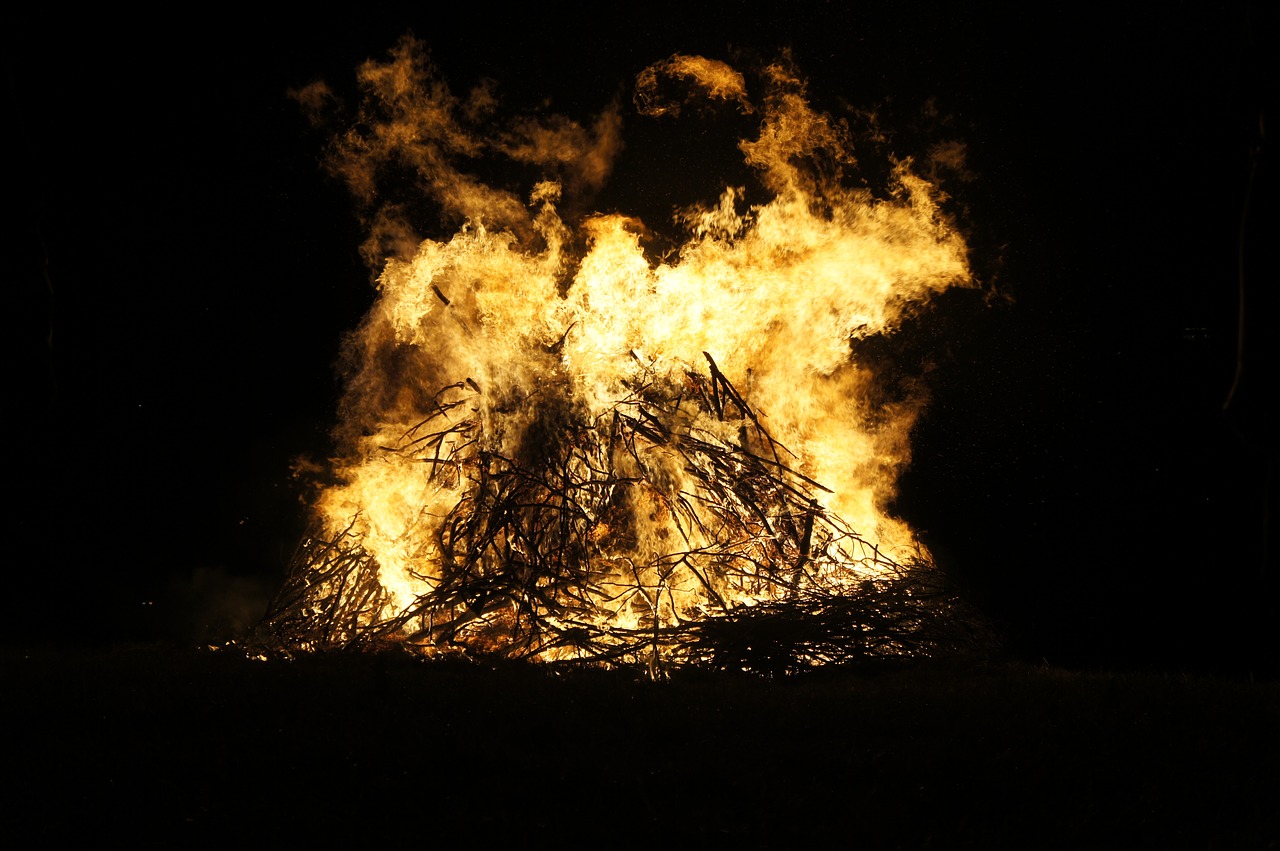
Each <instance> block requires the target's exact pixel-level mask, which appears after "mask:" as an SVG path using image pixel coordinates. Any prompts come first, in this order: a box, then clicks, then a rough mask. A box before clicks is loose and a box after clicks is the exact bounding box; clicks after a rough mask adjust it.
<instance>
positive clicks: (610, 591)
mask: <svg viewBox="0 0 1280 851" xmlns="http://www.w3.org/2000/svg"><path fill="white" fill-rule="evenodd" d="M706 361H707V371H706V372H705V373H702V372H698V371H695V370H693V369H690V370H688V371H687V372H685V373H684V375H683V381H681V382H680V384H679V386H670V385H668V384H665V383H662V382H650V383H645V384H640V385H637V386H635V387H634V388H632V389H633V391H634V392H633V395H631V396H630V397H628V398H627V399H624V400H621V401H619V402H618V403H617V404H616V405H615V406H614V407H613V409H612V410H611V411H609V412H608V413H607V415H605V416H589V415H587V413H586V412H584V411H581V410H577V411H575V410H574V409H573V407H572V405H571V403H570V402H569V401H568V400H567V399H566V398H565V397H564V396H563V395H562V394H560V393H558V392H557V391H555V390H554V389H550V390H547V391H545V395H542V394H540V395H538V396H533V397H530V398H526V399H523V400H520V402H519V404H523V405H527V406H533V407H537V408H538V409H539V410H538V411H537V412H536V414H535V416H536V417H538V418H539V419H540V422H539V424H538V426H537V428H536V432H537V434H538V436H539V437H540V438H541V439H540V440H539V442H538V443H536V444H535V445H532V446H529V447H528V448H527V449H526V451H523V452H521V453H519V454H517V455H514V456H505V455H503V454H501V453H500V452H497V451H492V450H487V449H485V448H483V443H484V438H483V427H482V425H481V423H480V421H479V417H478V414H479V407H478V405H477V404H476V399H475V397H476V392H477V391H476V390H475V389H474V388H472V387H471V386H469V385H468V384H466V383H463V384H458V385H453V386H451V387H447V388H445V389H444V390H442V391H441V393H440V395H439V397H438V400H437V405H436V409H435V411H434V412H433V413H432V414H430V415H429V416H428V417H426V418H425V419H423V420H422V421H421V422H419V423H417V424H416V425H415V426H414V427H413V428H412V429H411V430H409V431H407V432H406V433H405V434H404V435H403V437H402V440H401V441H400V443H399V445H398V446H396V447H395V448H394V449H392V450H389V451H393V452H396V453H398V454H401V455H403V456H405V457H407V458H411V459H412V460H413V461H415V462H416V463H418V464H419V465H420V469H421V475H422V477H423V480H424V486H426V487H430V486H432V483H437V482H438V483H439V485H438V486H440V487H443V488H447V489H449V490H451V491H456V492H459V493H460V494H461V495H460V497H459V498H458V501H457V502H456V503H455V504H454V505H453V506H452V508H450V509H449V510H448V512H447V513H446V516H445V517H444V518H443V520H442V522H441V524H440V527H439V539H438V541H437V542H436V545H437V546H438V547H439V552H440V556H439V560H438V564H439V575H438V576H434V577H429V578H428V577H422V578H423V579H424V580H429V590H428V591H426V592H425V593H423V594H422V595H421V596H419V597H417V598H415V599H414V600H412V602H411V603H410V604H409V605H407V606H404V607H396V606H394V605H392V599H391V596H390V594H389V592H388V591H387V590H386V588H385V587H384V586H383V584H382V581H381V579H380V569H379V565H378V562H377V560H376V559H375V558H374V557H373V556H372V555H371V554H370V553H369V552H368V551H366V550H365V549H364V548H363V547H362V546H361V543H360V539H359V537H358V536H356V535H354V534H352V530H351V528H350V527H348V528H346V529H343V530H341V531H339V533H338V534H337V535H333V536H329V537H320V536H313V537H309V538H307V539H306V540H305V541H304V542H303V544H302V546H301V548H300V550H299V551H298V553H297V555H296V556H295V558H294V561H293V564H292V569H291V573H290V576H289V577H288V581H287V582H286V583H285V586H284V588H283V589H282V591H281V592H280V594H279V595H278V597H277V598H276V600H275V602H274V603H273V605H272V608H271V611H270V613H269V614H268V616H267V619H266V622H265V625H266V628H267V630H268V631H269V635H270V636H271V638H272V639H273V641H274V642H275V643H277V644H278V645H279V646H280V647H287V648H294V649H296V650H302V649H305V650H332V649H347V648H377V647H380V646H385V645H388V644H408V645H411V646H414V647H417V648H421V649H422V650H423V651H424V652H451V651H452V652H472V653H482V654H498V655H502V656H507V657H514V658H519V659H536V660H542V661H550V662H560V663H581V662H589V663H596V664H609V665H626V666H638V667H645V668H648V669H650V670H651V671H655V672H656V671H660V670H662V669H663V668H664V667H666V666H671V665H688V664H696V665H700V666H711V667H716V668H730V669H740V670H757V671H767V672H769V673H786V672H794V671H796V670H801V669H804V668H808V667H811V666H815V665H821V664H827V663H832V662H847V661H850V660H858V659H865V658H870V657H878V656H893V655H911V656H914V655H933V654H937V653H951V652H956V651H961V650H965V649H969V647H970V646H973V645H972V642H973V640H974V639H975V638H976V637H977V635H976V634H975V633H972V632H967V631H966V630H969V629H971V628H972V626H973V624H972V623H970V622H963V623H962V622H961V621H958V620H957V619H956V615H957V614H958V611H959V607H958V601H957V600H956V599H955V598H954V595H953V594H951V593H949V592H947V591H946V590H945V589H943V588H942V587H941V585H940V584H939V583H938V580H937V577H936V576H934V575H933V571H932V569H931V566H930V565H928V564H927V563H925V562H922V561H921V562H913V563H909V564H903V565H900V564H897V563H895V562H894V561H892V560H891V559H889V558H888V557H886V556H885V555H883V554H881V553H880V552H879V551H878V549H877V547H876V546H875V545H874V544H873V543H871V542H869V541H867V540H865V539H863V538H862V537H860V536H859V535H858V534H857V533H856V532H855V531H854V530H852V529H850V528H848V527H847V526H846V525H845V524H844V523H843V522H842V521H841V519H840V518H839V517H836V516H835V515H833V514H831V513H830V512H829V511H827V510H825V509H824V508H823V507H822V505H821V503H820V501H819V499H818V495H819V494H820V493H824V492H827V489H826V488H824V487H823V486H822V485H821V484H819V483H817V482H814V481H812V480H811V479H808V478H806V477H805V476H804V475H802V474H800V473H799V472H797V471H795V470H794V469H792V468H791V467H790V466H788V464H789V463H791V462H792V461H793V456H791V455H790V453H789V452H788V451H787V450H786V448H785V447H783V446H781V445H780V444H778V443H777V442H776V441H775V440H774V439H773V438H772V437H771V436H770V435H769V433H768V432H767V431H766V430H765V429H764V427H763V426H762V425H761V423H760V420H759V418H758V417H757V416H756V414H755V412H754V411H753V410H752V408H751V407H750V405H749V404H748V403H747V402H746V401H745V400H744V399H743V398H742V396H741V395H740V394H739V393H738V391H737V390H736V389H735V388H734V387H733V385H732V384H731V383H730V382H729V381H728V379H726V378H725V376H724V375H723V373H721V372H720V371H719V369H718V368H717V366H716V364H715V361H714V360H713V359H712V358H711V356H710V355H707V356H706ZM708 417H711V418H713V420H714V422H715V423H717V424H723V425H725V426H727V428H726V429H722V430H719V434H717V433H713V432H711V431H709V430H706V429H705V428H702V427H700V426H699V425H697V424H698V423H702V422H705V421H706V420H707V418H708ZM725 434H729V435H735V436H736V439H735V438H734V437H730V438H725V437H722V435H725ZM449 437H453V438H455V439H456V440H457V442H456V443H454V444H453V445H448V444H447V442H446V441H447V438H449ZM670 464H678V465H679V466H680V467H681V468H682V469H683V471H684V472H685V473H686V474H687V475H688V476H689V477H690V478H691V480H692V481H694V482H695V483H696V485H695V487H694V488H693V489H692V490H685V489H681V488H679V487H676V486H675V484H674V483H673V481H672V479H671V478H670V477H668V476H664V475H663V473H662V468H663V467H664V466H667V465H670ZM641 538H646V539H649V540H650V541H660V542H661V545H662V548H661V549H660V550H659V551H657V552H653V554H652V555H651V557H649V558H648V559H647V560H641V559H639V558H637V553H638V552H639V551H640V549H639V542H640V539H641ZM651 552H652V551H651ZM744 601H750V602H744Z"/></svg>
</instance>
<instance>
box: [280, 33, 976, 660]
mask: <svg viewBox="0 0 1280 851" xmlns="http://www.w3.org/2000/svg"><path fill="white" fill-rule="evenodd" d="M359 80H360V84H361V87H362V91H363V95H364V102H363V104H362V107H361V113H360V115H359V116H358V120H357V121H356V122H355V123H354V124H353V126H354V127H356V128H358V129H355V130H352V131H350V132H348V133H347V134H346V135H344V136H342V137H340V138H339V140H338V142H337V144H336V146H335V160H334V163H335V169H336V170H337V172H338V173H339V174H341V175H342V176H343V177H344V178H345V179H346V181H347V183H348V185H349V186H350V187H351V188H352V190H353V192H354V193H355V195H356V197H357V198H358V199H360V200H361V201H362V202H363V203H365V204H366V209H367V210H369V211H370V215H369V223H370V238H369V240H368V242H367V243H366V245H365V246H364V250H365V254H366V257H367V258H368V259H369V261H370V263H371V264H373V265H374V267H375V268H376V269H378V270H380V271H379V273H378V276H377V298H376V301H375V303H374V304H373V306H372V309H371V310H370V312H369V313H368V315H367V317H366V318H365V319H364V321H363V323H362V324H361V326H360V327H359V328H358V329H357V331H356V332H355V333H354V334H353V335H352V337H351V339H350V340H349V351H348V361H349V364H350V367H351V368H350V371H349V383H348V388H347V393H346V396H345V399H344V402H343V406H342V414H343V419H342V423H341V425H340V428H339V429H338V431H337V434H338V436H339V438H340V443H341V445H340V450H341V451H340V455H339V457H337V458H335V459H333V461H332V471H331V472H332V476H331V483H330V484H329V485H328V486H326V487H324V488H323V489H321V490H320V492H319V494H318V497H317V498H316V500H315V503H314V506H313V509H314V516H315V530H314V532H313V534H312V535H311V536H310V537H309V538H308V539H307V540H306V541H305V542H304V544H303V547H302V549H301V550H300V553H299V556H298V558H297V560H296V561H295V565H294V572H293V575H292V576H291V577H290V579H289V582H288V583H287V584H286V587H285V588H284V589H283V590H282V592H281V595H280V598H279V599H278V601H277V603H276V605H275V607H274V609H273V612H272V614H271V615H270V616H269V619H268V620H269V622H270V625H271V627H272V628H273V630H274V634H275V635H277V636H278V637H280V638H281V640H282V641H285V642H286V643H291V644H292V645H294V646H298V647H319V646H346V645H351V644H360V643H367V642H373V641H394V642H398V643H402V644H406V645H411V646H414V647H418V648H421V649H422V651H423V652H427V653H430V652H437V651H444V650H447V649H450V648H455V649H456V648H470V649H473V650H483V651H486V652H499V653H503V654H506V655H511V656H518V657H521V658H530V659H537V660H544V661H556V660H565V659H586V660H594V661H605V662H613V661H617V662H626V661H638V662H644V663H646V664H649V665H660V664H663V663H664V661H665V660H673V659H681V658H700V657H706V656H707V655H708V654H711V655H714V653H715V652H716V651H715V650H714V648H713V649H708V648H709V647H710V645H709V644H708V643H707V637H708V636H709V635H712V633H713V632H714V633H715V634H716V635H723V629H722V627H723V626H724V625H725V624H728V623H731V622H741V621H742V620H743V618H745V617H747V616H749V615H750V614H752V613H757V612H765V611H770V612H779V611H783V608H780V607H786V606H793V607H799V610H803V611H804V612H808V613H810V614H815V613H818V612H819V610H821V611H824V612H831V611H833V610H834V609H833V607H836V608H838V607H840V606H842V605H846V604H847V603H848V601H851V600H854V599H857V598H859V596H860V595H861V596H863V597H865V596H867V595H874V594H875V593H876V592H877V589H880V590H881V591H883V590H884V589H885V588H890V587H898V586H895V585H894V584H893V583H895V582H898V581H899V580H901V579H902V577H904V576H906V575H907V574H908V573H909V572H910V571H909V570H908V568H910V569H911V570H917V571H918V570H919V569H927V568H928V567H929V565H930V558H929V555H928V553H927V552H926V551H925V550H924V548H923V547H922V546H921V544H920V543H919V542H918V541H917V540H916V537H915V534H914V533H913V531H912V529H910V528H909V526H908V525H907V524H906V523H904V522H903V521H902V520H900V519H898V518H895V517H893V516H891V515H890V514H889V513H888V511H887V509H886V505H888V504H889V502H890V500H891V499H892V497H893V496H894V489H895V482H896V480H897V476H898V473H899V471H900V470H901V468H902V467H903V465H904V464H905V463H906V462H907V461H908V459H909V454H910V445H909V437H910V432H911V428H912V425H913V423H914V421H915V418H916V416H917V415H918V412H919V403H918V402H916V401H913V400H899V401H895V402H892V403H889V404H885V403H883V402H878V401H876V400H877V398H878V397H877V394H876V393H875V392H874V390H875V387H876V382H877V376H876V375H874V374H872V372H871V370H870V368H869V367H868V366H866V365H864V364H862V363H860V362H859V361H858V359H857V358H856V357H855V349H856V346H855V345H854V344H855V343H856V342H857V341H858V340H860V339H863V338H868V337H872V336H874V335H882V334H888V333H892V332H893V330H894V329H895V328H896V327H897V326H898V324H899V323H901V322H902V320H903V319H904V317H906V316H907V315H908V314H909V313H910V311H911V310H913V309H914V308H916V307H918V306H920V305H923V304H925V303H927V302H928V301H929V300H930V299H932V298H933V297H934V296H936V295H937V294H938V293H940V292H942V291H944V290H946V289H948V288H952V287H962V286H969V285H971V284H972V278H971V275H970V271H969V267H968V263H967V249H966V245H965V242H964V240H963V238H962V237H961V235H960V234H959V233H958V231H957V229H956V228H955V227H954V225H953V224H952V223H951V221H950V220H949V219H948V217H947V216H946V215H945V214H944V213H943V210H942V207H941V203H942V200H943V196H942V195H941V193H940V191H939V190H938V189H937V187H936V186H934V185H933V184H932V183H931V182H929V181H928V180H926V179H924V178H922V177H921V176H919V175H918V174H917V173H916V172H915V171H914V170H913V165H912V163H911V161H909V160H903V161H900V162H898V163H896V165H895V167H894V168H893V170H892V174H891V177H890V184H889V185H888V186H886V187H882V188H881V191H879V192H872V191H871V190H870V189H867V188H863V187H851V186H850V184H852V183H853V181H852V180H849V179H847V178H848V176H849V175H850V174H852V173H855V170H856V160H855V159H854V157H853V152H852V146H851V139H850V134H849V132H848V130H847V129H846V126H845V124H844V123H843V122H841V121H839V120H837V119H835V118H833V117H832V116H830V115H828V114H825V113H822V112H819V111H817V110H815V109H814V108H813V107H812V106H811V104H810V101H809V98H808V96H807V91H806V85H805V83H804V81H803V80H801V79H800V78H799V76H798V75H797V73H796V72H795V70H794V69H793V68H791V67H790V65H789V63H788V62H787V61H785V60H783V61H779V62H777V63H776V64H774V65H772V66H770V67H768V68H767V69H765V71H764V73H763V75H762V81H761V84H760V85H761V87H762V88H761V91H760V93H759V96H758V97H753V95H754V94H755V93H753V92H751V91H750V90H749V88H750V87H749V86H748V83H747V79H746V77H744V75H743V74H741V73H739V72H738V71H737V70H735V69H733V68H731V67H730V66H728V65H726V64H725V63H722V62H718V61H715V60H711V59H706V58H703V57H697V56H675V57H671V58H670V59H667V60H665V61H663V62H660V63H657V64H655V65H653V66H651V67H649V68H646V69H645V70H644V71H642V72H641V73H640V74H639V75H638V77H637V79H636V82H635V89H634V96H633V104H634V106H635V109H636V113H637V114H638V115H637V117H638V118H640V119H649V120H664V121H665V120H671V119H672V117H674V116H677V115H679V113H680V112H681V111H682V110H683V109H687V108H691V107H692V106H694V105H697V104H702V105H707V104H710V105H712V106H717V107H718V108H722V109H732V110H738V111H739V112H740V113H741V114H743V115H750V116H752V117H753V118H758V129H759V132H758V135H757V136H756V137H755V138H753V139H748V140H744V141H742V142H740V143H739V146H738V147H739V150H740V152H741V154H742V157H743V162H744V163H745V165H746V166H748V167H749V169H750V170H751V172H752V174H754V176H755V181H756V183H758V188H756V189H755V190H754V191H755V192H756V193H757V194H759V192H761V191H763V193H764V194H763V196H762V197H761V198H760V199H759V200H753V196H752V193H751V192H748V190H747V188H746V187H743V186H725V187H724V188H723V191H722V192H721V194H720V195H719V197H718V198H716V199H713V200H711V201H710V202H709V203H706V204H704V205H700V206H695V207H692V208H688V209H682V210H680V211H679V212H678V213H677V215H676V217H675V223H676V224H678V225H679V227H680V228H681V233H682V234H683V235H682V237H681V240H682V241H681V243H680V244H679V245H678V246H677V247H675V248H674V249H673V250H671V251H669V252H667V253H664V254H662V255H661V256H657V257H655V256H651V252H650V251H649V250H648V249H647V246H646V241H647V233H648V229H647V227H646V225H645V224H644V223H643V222H642V221H640V220H639V219H638V218H636V217H634V216H628V215H623V214H620V213H617V212H590V213H582V212H580V210H581V209H582V204H583V199H584V198H587V197H589V196H590V194H591V193H592V192H594V191H597V190H598V189H599V188H600V187H602V186H603V185H604V184H605V182H606V180H607V179H608V177H609V174H610V172H611V168H612V164H613V162H614V161H615V159H616V157H617V154H618V152H619V151H620V149H621V131H622V124H623V114H622V109H621V107H620V106H616V105H615V106H613V107H610V108H607V109H605V110H604V112H603V113H602V114H601V116H600V117H599V118H597V119H596V120H595V121H594V123H592V124H590V125H587V126H584V125H581V124H578V123H575V122H573V121H570V120H569V119H566V118H561V117H547V116H540V117H538V118H536V119H535V118H524V119H521V120H518V121H515V122H511V123H509V124H508V125H506V126H503V127H496V125H495V124H494V122H495V121H496V115H497V98H496V95H495V92H494V89H493V86H492V85H490V84H481V85H479V86H477V87H476V88H475V89H474V90H473V91H472V92H471V93H469V95H467V96H466V97H456V96H454V95H453V94H452V93H451V92H450V90H449V89H448V87H447V86H446V85H445V84H444V83H443V82H442V81H441V79H440V77H439V75H438V74H437V73H436V71H435V69H434V68H433V67H432V66H431V64H430V62H429V60H428V58H427V55H426V52H425V49H424V48H423V46H422V45H421V44H419V43H416V42H414V41H412V40H409V39H406V40H405V41H404V42H403V43H401V44H400V45H399V46H398V47H397V48H396V49H395V50H393V51H392V53H391V55H390V57H389V59H388V60H387V61H385V62H368V63H366V64H365V65H364V66H363V67H362V68H361V69H360V71H359ZM302 95H303V97H302V100H303V101H304V102H313V103H318V102H322V101H324V100H326V99H327V98H328V97H329V93H328V91H327V90H326V89H324V88H323V87H316V88H313V89H312V90H308V91H307V92H304V93H302ZM482 157H491V158H492V157H497V158H500V159H503V160H505V161H507V162H509V163H514V164H518V165H520V166H521V167H523V168H527V169H532V170H536V172H537V174H538V177H537V179H535V180H533V181H531V182H530V183H529V184H527V185H526V187H525V189H524V190H523V191H522V192H521V193H517V192H514V191H512V190H511V189H509V188H505V187H503V186H499V185H486V184H485V183H483V182H482V181H481V180H480V179H479V178H477V177H475V176H473V175H471V174H469V173H467V172H466V171H464V170H463V169H462V168H461V167H460V166H459V165H458V164H459V163H467V162H478V161H479V160H480V158H482ZM390 164H398V165H400V166H407V168H408V171H409V172H410V173H411V174H412V175H413V178H414V190H415V192H417V193H420V197H419V198H417V199H410V200H409V201H408V202H405V203H400V204H390V205H383V206H379V201H380V196H379V194H378V193H379V190H380V187H379V179H380V178H379V175H381V174H384V173H385V171H386V169H387V167H388V165H390ZM423 198H425V199H429V200H430V201H431V202H432V203H433V204H434V205H435V209H436V210H437V211H438V213H439V214H440V215H441V216H442V217H443V218H444V219H445V220H453V221H457V222H459V226H458V227H457V229H456V231H454V232H453V233H452V235H451V236H449V237H448V238H441V239H435V238H430V237H428V238H422V237H420V236H419V235H418V234H417V233H416V231H415V230H414V228H413V227H412V226H411V225H410V224H409V223H408V222H409V219H410V217H411V216H412V215H413V213H412V212H410V211H409V206H410V205H412V204H420V203H421V199H423ZM907 596H910V595H909V594H908V595H907ZM709 624H715V625H716V626H715V628H714V630H710V629H709V628H708V627H707V625H709ZM717 630H718V631H717ZM858 630H861V631H862V632H864V633H865V632H867V631H868V630H867V627H866V624H865V623H861V625H860V626H858V627H857V629H855V630H854V632H858ZM819 644H821V642H819ZM831 652H833V651H831V650H830V648H828V649H827V650H823V649H822V648H821V647H819V646H818V645H813V646H810V647H807V649H806V650H805V651H804V654H802V655H806V654H807V658H806V660H805V661H806V662H807V663H818V662H821V661H823V659H824V658H826V657H824V655H823V654H824V653H826V654H827V655H828V656H829V655H830V653H831Z"/></svg>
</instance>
